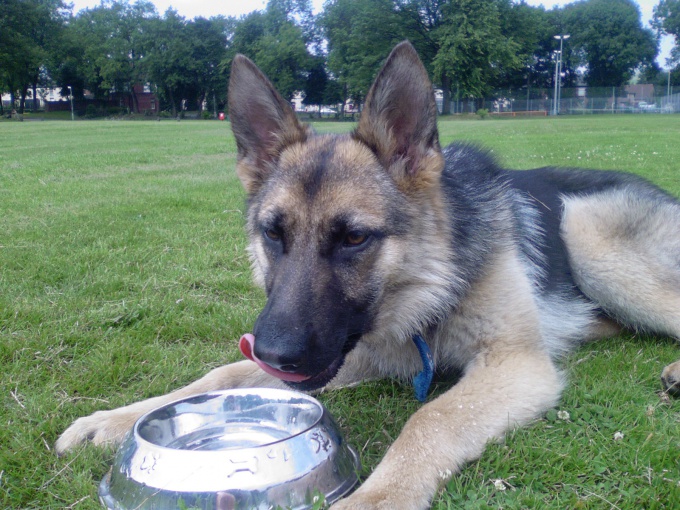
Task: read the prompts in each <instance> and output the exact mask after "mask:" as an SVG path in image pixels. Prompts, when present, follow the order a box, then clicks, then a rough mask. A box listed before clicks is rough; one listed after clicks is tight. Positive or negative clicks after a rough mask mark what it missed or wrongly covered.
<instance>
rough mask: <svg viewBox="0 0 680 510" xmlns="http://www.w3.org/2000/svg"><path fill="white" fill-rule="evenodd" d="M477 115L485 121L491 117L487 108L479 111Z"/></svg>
mask: <svg viewBox="0 0 680 510" xmlns="http://www.w3.org/2000/svg"><path fill="white" fill-rule="evenodd" d="M477 115H478V116H479V118H480V119H482V120H484V119H486V118H487V117H488V116H489V110H487V109H486V108H480V109H479V110H477Z"/></svg>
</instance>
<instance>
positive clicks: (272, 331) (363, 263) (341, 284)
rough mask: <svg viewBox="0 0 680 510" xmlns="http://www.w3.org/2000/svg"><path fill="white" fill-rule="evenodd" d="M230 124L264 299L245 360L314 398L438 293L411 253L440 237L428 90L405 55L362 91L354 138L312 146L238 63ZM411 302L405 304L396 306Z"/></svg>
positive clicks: (399, 50) (417, 318) (249, 68)
mask: <svg viewBox="0 0 680 510" xmlns="http://www.w3.org/2000/svg"><path fill="white" fill-rule="evenodd" d="M229 112H230V120H231V122H232V128H233V131H234V135H235V137H236V142H237V146H238V164H237V173H238V176H239V178H240V179H241V182H242V183H243V186H244V187H245V189H246V192H247V194H248V234H249V237H250V246H249V250H250V254H251V257H252V261H253V268H254V273H255V279H256V281H258V282H259V283H260V284H261V285H263V286H264V288H265V290H266V292H267V298H268V299H267V304H266V306H265V308H264V310H263V311H262V312H261V314H260V316H259V317H258V319H257V321H256V324H255V328H254V331H253V334H254V336H252V335H246V336H244V338H243V339H242V341H241V343H242V346H241V347H242V350H243V351H244V353H245V354H246V355H248V356H249V357H251V359H254V360H256V361H257V362H258V363H259V364H260V366H261V367H263V369H265V370H266V371H267V372H269V373H271V374H273V375H275V376H277V377H279V378H281V379H283V380H285V381H287V382H289V383H290V384H291V385H293V386H295V387H297V388H300V389H304V390H311V389H316V388H319V387H321V386H323V385H325V384H326V383H328V382H329V381H330V380H331V379H332V378H333V377H334V376H335V375H336V373H337V371H338V369H339V368H340V366H341V365H342V363H343V361H344V359H345V356H346V355H347V354H348V353H349V352H350V351H351V350H352V349H353V348H354V347H355V346H356V345H357V342H359V341H360V339H362V337H364V336H365V335H366V334H367V333H369V332H375V331H376V330H380V331H384V333H385V334H397V335H398V336H399V335H400V336H402V337H404V336H405V335H408V334H410V333H412V332H413V331H411V330H415V329H417V328H419V327H422V325H423V324H422V321H427V320H428V319H427V317H428V314H430V313H431V311H430V310H429V309H418V307H419V300H422V301H423V303H425V302H428V303H429V302H431V301H432V296H431V293H432V292H433V291H432V290H431V289H427V290H423V289H419V288H418V285H417V284H414V281H417V280H418V278H419V276H418V275H416V274H414V273H416V272H417V271H418V270H417V269H414V268H417V262H418V259H419V257H420V256H421V254H420V253H418V252H417V251H416V252H414V250H426V249H427V247H426V246H418V240H419V239H422V240H423V242H428V241H427V240H425V237H427V235H428V234H427V233H425V232H420V230H422V229H423V228H426V229H428V231H429V234H431V235H432V236H434V237H437V236H439V237H441V236H442V234H441V232H438V231H437V226H436V224H437V222H438V221H440V219H438V218H437V215H438V213H437V212H436V211H437V210H441V209H443V207H442V206H441V204H440V203H438V202H441V197H439V195H438V183H439V179H440V175H441V171H442V168H443V158H442V154H441V150H440V147H439V141H438V135H437V127H436V106H435V102H434V96H433V92H432V86H431V84H430V81H429V79H428V76H427V72H426V70H425V68H424V67H423V65H422V63H421V62H420V60H419V58H418V56H417V54H416V52H415V50H414V49H413V47H412V46H411V45H410V44H409V43H401V44H400V45H398V46H397V47H396V48H395V49H394V50H393V51H392V53H391V54H390V56H389V57H388V59H387V61H386V62H385V64H384V66H383V68H382V70H381V71H380V73H379V74H378V76H377V78H376V80H375V83H374V84H373V86H372V87H371V89H370V91H369V93H368V95H367V98H366V105H365V108H364V111H363V113H362V116H361V119H360V121H359V123H358V126H357V128H356V130H355V131H354V132H353V133H351V134H346V135H315V134H314V133H313V132H312V131H311V130H310V128H308V127H307V126H304V125H302V124H301V123H300V122H298V120H297V117H296V115H295V112H294V111H293V110H292V108H291V106H290V105H289V104H288V102H287V101H286V100H284V99H283V98H282V97H281V96H280V95H279V94H278V93H277V92H276V90H275V89H274V87H273V86H272V84H271V83H270V82H269V81H268V80H267V78H266V77H265V76H264V75H263V74H262V73H261V72H260V70H259V69H258V68H257V67H256V66H255V64H253V62H251V61H250V60H248V59H247V58H246V57H244V56H240V55H239V56H237V57H236V58H235V59H234V62H233V65H232V70H231V79H230V84H229ZM444 241H445V240H444ZM442 258H446V257H445V256H444V255H442ZM424 270H426V271H427V270H428V269H424ZM428 278H431V275H428ZM425 285H426V284H423V285H422V286H423V287H424V286H425ZM421 294H422V295H421ZM407 299H410V300H413V301H412V302H411V303H410V304H408V305H405V304H404V301H405V300H407ZM435 301H436V299H435ZM423 306H425V305H423ZM427 306H432V305H429V304H428V305H427ZM403 310H408V311H403ZM411 316H413V318H411ZM421 316H422V317H421ZM423 317H424V318H423ZM393 324H398V326H396V327H393V326H392V325H393Z"/></svg>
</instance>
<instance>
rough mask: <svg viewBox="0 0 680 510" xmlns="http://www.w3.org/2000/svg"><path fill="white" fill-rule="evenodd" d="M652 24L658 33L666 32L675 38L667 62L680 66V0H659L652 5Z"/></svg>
mask: <svg viewBox="0 0 680 510" xmlns="http://www.w3.org/2000/svg"><path fill="white" fill-rule="evenodd" d="M652 26H653V27H654V28H655V29H656V31H657V33H658V34H667V35H671V36H673V38H674V39H675V46H674V48H673V49H672V50H671V57H670V59H669V64H671V65H674V66H675V67H676V68H679V67H680V0H661V1H660V2H659V4H658V5H657V6H656V7H654V18H653V19H652Z"/></svg>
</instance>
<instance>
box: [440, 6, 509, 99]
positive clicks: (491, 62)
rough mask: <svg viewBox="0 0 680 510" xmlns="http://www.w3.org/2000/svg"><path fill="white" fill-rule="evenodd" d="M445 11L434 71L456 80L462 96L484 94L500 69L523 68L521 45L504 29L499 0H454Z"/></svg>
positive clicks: (494, 81) (453, 80) (452, 80)
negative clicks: (506, 34) (507, 34)
mask: <svg viewBox="0 0 680 510" xmlns="http://www.w3.org/2000/svg"><path fill="white" fill-rule="evenodd" d="M443 13H444V22H443V23H442V24H441V25H440V26H439V27H438V28H437V30H436V31H435V33H434V35H435V37H436V38H437V41H438V43H439V49H438V51H437V54H436V56H435V57H434V62H433V64H434V73H435V76H439V77H441V79H442V81H443V82H446V80H445V78H444V77H446V79H448V80H450V81H451V82H452V84H455V85H456V87H457V88H459V89H460V93H461V96H462V97H484V96H485V95H486V94H487V93H489V92H490V91H491V89H492V88H493V87H494V86H495V84H496V78H497V77H498V75H499V73H500V72H502V71H506V72H507V71H510V70H513V71H516V70H518V69H519V68H520V66H521V64H522V60H521V58H519V56H518V53H519V50H520V45H519V44H518V43H517V42H515V41H514V40H513V39H512V38H508V37H506V36H505V35H504V34H503V33H502V30H501V20H500V11H499V8H498V2H497V1H496V0H451V1H450V2H449V3H447V5H446V8H445V9H444V11H443Z"/></svg>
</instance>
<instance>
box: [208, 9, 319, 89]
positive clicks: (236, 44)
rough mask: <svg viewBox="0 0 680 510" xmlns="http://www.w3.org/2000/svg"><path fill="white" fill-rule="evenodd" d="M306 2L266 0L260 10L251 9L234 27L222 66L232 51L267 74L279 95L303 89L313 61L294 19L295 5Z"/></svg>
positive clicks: (226, 63)
mask: <svg viewBox="0 0 680 510" xmlns="http://www.w3.org/2000/svg"><path fill="white" fill-rule="evenodd" d="M307 4H308V2H299V1H294V0H290V1H284V0H270V2H269V3H268V4H267V8H266V10H265V11H264V12H261V11H254V12H252V13H250V14H248V15H246V16H244V17H242V18H241V19H240V20H239V22H238V23H237V24H236V26H235V27H234V31H233V35H232V37H231V44H230V46H229V51H228V52H227V57H226V58H225V59H224V60H223V62H222V66H221V68H222V69H224V70H226V69H228V67H229V65H231V60H232V59H233V58H234V55H236V53H243V54H244V55H247V56H248V57H250V58H251V59H252V60H253V61H254V62H255V63H256V64H257V65H258V67H260V69H262V71H263V72H264V73H265V74H266V75H267V76H269V77H270V78H271V80H272V83H273V84H274V85H275V86H276V88H277V89H278V90H279V92H280V93H281V95H283V96H284V97H286V98H287V99H292V97H293V95H294V94H295V93H296V92H298V91H301V90H303V88H304V84H305V80H306V77H307V75H308V73H309V70H310V68H311V67H312V65H313V59H312V58H311V55H310V53H309V50H308V48H307V39H306V36H305V31H304V30H303V27H301V26H299V25H297V24H296V22H295V18H296V16H297V14H298V11H299V9H300V8H301V7H300V6H302V8H304V6H305V5H307Z"/></svg>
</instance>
